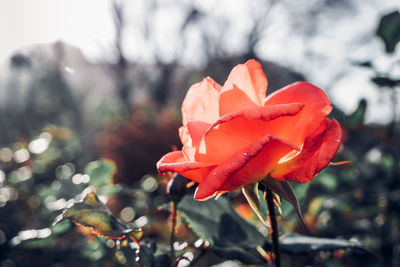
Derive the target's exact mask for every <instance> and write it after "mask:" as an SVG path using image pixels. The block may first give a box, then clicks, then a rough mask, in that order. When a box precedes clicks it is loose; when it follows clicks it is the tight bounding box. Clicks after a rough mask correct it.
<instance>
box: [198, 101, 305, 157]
mask: <svg viewBox="0 0 400 267" xmlns="http://www.w3.org/2000/svg"><path fill="white" fill-rule="evenodd" d="M302 108H303V104H298V103H292V104H282V105H274V106H264V107H258V108H252V109H245V110H240V111H238V112H235V113H230V114H228V115H225V116H223V117H221V118H220V119H219V120H217V121H216V122H215V123H214V124H212V125H211V127H210V128H209V129H208V130H207V132H206V133H205V134H204V136H203V140H202V141H201V143H200V146H199V150H198V153H197V154H196V156H195V157H196V159H197V160H198V161H207V162H215V163H222V162H224V161H225V160H227V159H228V158H230V157H231V156H232V155H233V154H234V153H235V152H236V151H239V150H241V149H243V148H245V147H246V146H248V145H250V144H252V143H254V142H256V141H257V140H259V139H260V138H262V137H263V136H265V135H267V134H270V135H272V134H273V132H271V131H270V129H269V127H267V126H268V123H269V122H270V121H273V120H276V119H278V118H281V117H286V116H295V115H296V114H298V113H299V112H301V110H302Z"/></svg>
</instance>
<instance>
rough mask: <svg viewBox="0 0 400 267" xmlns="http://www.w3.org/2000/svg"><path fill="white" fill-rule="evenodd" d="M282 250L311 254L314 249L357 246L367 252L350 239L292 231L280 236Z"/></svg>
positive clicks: (329, 249) (356, 247)
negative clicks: (312, 235) (314, 235)
mask: <svg viewBox="0 0 400 267" xmlns="http://www.w3.org/2000/svg"><path fill="white" fill-rule="evenodd" d="M279 243H280V246H281V250H282V252H286V253H292V254H309V253H311V252H314V251H331V250H337V249H348V248H355V249H359V250H362V251H364V252H367V250H366V249H365V248H364V247H363V246H362V245H361V244H359V243H357V242H354V241H348V240H340V239H332V238H318V237H310V236H304V235H300V234H297V233H290V234H286V235H284V236H281V237H280V238H279Z"/></svg>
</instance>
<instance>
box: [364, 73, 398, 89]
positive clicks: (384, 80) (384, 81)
mask: <svg viewBox="0 0 400 267" xmlns="http://www.w3.org/2000/svg"><path fill="white" fill-rule="evenodd" d="M371 81H372V82H373V83H375V84H376V85H377V86H379V87H389V88H393V87H396V86H398V85H400V80H393V79H391V78H388V77H385V76H376V77H373V78H371Z"/></svg>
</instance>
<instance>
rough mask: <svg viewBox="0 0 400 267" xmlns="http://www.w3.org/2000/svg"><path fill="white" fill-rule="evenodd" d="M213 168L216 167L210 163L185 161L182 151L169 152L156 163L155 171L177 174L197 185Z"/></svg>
mask: <svg viewBox="0 0 400 267" xmlns="http://www.w3.org/2000/svg"><path fill="white" fill-rule="evenodd" d="M215 167H216V165H215V164H212V163H207V162H190V161H187V160H186V158H185V156H184V154H183V153H182V151H174V152H170V153H168V154H166V155H164V156H163V157H162V158H161V159H160V160H159V161H158V162H157V169H158V171H159V172H160V173H161V174H163V173H165V172H177V173H179V174H181V175H182V176H185V177H186V178H188V179H190V180H193V181H195V182H198V183H200V182H201V181H203V179H204V178H205V177H206V176H207V175H208V174H209V172H210V171H211V170H212V169H214V168H215Z"/></svg>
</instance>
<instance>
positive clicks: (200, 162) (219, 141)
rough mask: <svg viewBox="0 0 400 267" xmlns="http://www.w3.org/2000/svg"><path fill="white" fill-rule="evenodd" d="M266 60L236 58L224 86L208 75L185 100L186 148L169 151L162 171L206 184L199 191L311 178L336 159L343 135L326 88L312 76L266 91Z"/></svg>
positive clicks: (207, 193) (209, 193) (198, 195)
mask: <svg viewBox="0 0 400 267" xmlns="http://www.w3.org/2000/svg"><path fill="white" fill-rule="evenodd" d="M267 86H268V81H267V78H266V77H265V75H264V72H263V70H262V68H261V65H260V63H258V62H257V61H255V60H249V61H247V62H246V63H245V64H240V65H237V66H236V67H235V68H234V69H233V70H232V71H231V73H230V74H229V77H228V79H227V81H226V82H225V84H224V85H223V86H220V85H219V84H218V83H216V82H215V81H214V80H213V79H211V78H209V77H207V78H205V79H203V80H202V81H201V82H199V83H196V84H194V85H193V86H191V87H190V89H189V91H188V92H187V95H186V97H185V99H184V101H183V104H182V124H183V126H182V127H180V129H179V136H180V139H181V141H182V144H183V148H182V150H181V151H174V152H170V153H168V154H166V155H165V156H163V157H162V158H161V159H160V160H159V162H158V163H157V168H158V170H159V172H160V173H165V172H177V173H179V174H181V175H182V176H185V177H187V178H188V179H190V180H192V181H194V182H197V183H199V185H198V187H197V189H196V192H195V195H194V198H195V199H196V200H207V199H209V198H211V197H213V196H216V195H218V194H222V193H225V192H228V191H232V190H236V189H239V188H241V187H243V186H244V185H247V184H250V183H255V182H258V181H261V180H263V179H264V178H266V177H267V176H268V177H267V179H277V180H280V181H295V182H301V183H305V182H309V181H311V180H313V179H314V176H315V175H317V174H318V173H319V172H320V171H321V170H322V169H323V168H325V167H326V166H327V165H328V164H329V163H330V162H331V160H332V158H333V156H334V155H335V153H336V151H337V150H338V147H339V145H340V143H341V140H342V129H341V127H340V125H339V123H338V122H337V121H336V120H335V119H332V120H330V119H327V115H328V114H329V113H330V112H331V110H332V105H331V103H330V101H329V99H328V97H327V95H326V94H325V93H324V92H323V91H322V90H321V89H320V88H318V87H316V86H314V85H313V84H310V83H308V82H296V83H293V84H290V85H288V86H286V87H284V88H282V89H280V90H278V91H276V92H274V93H273V94H270V95H269V96H266V91H267Z"/></svg>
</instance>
